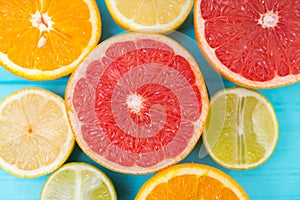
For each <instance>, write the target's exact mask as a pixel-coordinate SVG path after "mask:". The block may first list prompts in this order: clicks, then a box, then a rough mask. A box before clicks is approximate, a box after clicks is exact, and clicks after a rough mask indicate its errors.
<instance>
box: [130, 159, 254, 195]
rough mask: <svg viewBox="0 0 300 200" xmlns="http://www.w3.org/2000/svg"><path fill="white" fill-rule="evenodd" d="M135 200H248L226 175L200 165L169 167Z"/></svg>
mask: <svg viewBox="0 0 300 200" xmlns="http://www.w3.org/2000/svg"><path fill="white" fill-rule="evenodd" d="M135 199H136V200H140V199H141V200H142V199H147V200H152V199H153V200H154V199H182V200H196V199H222V200H227V199H231V200H235V199H236V200H242V199H249V198H248V197H247V194H246V193H245V192H244V191H243V189H242V188H241V187H240V186H239V185H238V184H237V183H236V182H235V181H234V180H233V179H231V178H230V177H229V176H227V175H226V174H225V173H223V172H221V171H219V170H217V169H215V168H212V167H209V166H205V165H200V164H180V165H177V166H173V167H169V168H167V169H165V170H163V171H161V172H159V173H158V174H156V175H155V176H154V177H152V178H150V179H149V180H148V181H147V182H146V183H145V184H144V185H143V186H142V188H141V189H140V191H139V192H138V194H137V196H136V198H135Z"/></svg>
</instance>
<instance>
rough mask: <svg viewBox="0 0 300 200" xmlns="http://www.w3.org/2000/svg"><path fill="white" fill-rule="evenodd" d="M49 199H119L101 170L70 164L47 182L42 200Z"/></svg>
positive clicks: (86, 165)
mask: <svg viewBox="0 0 300 200" xmlns="http://www.w3.org/2000/svg"><path fill="white" fill-rule="evenodd" d="M47 199H61V200H73V199H86V200H96V199H103V200H114V199H117V197H116V191H115V189H114V186H113V184H112V183H111V181H110V179H109V178H108V177H107V176H106V175H105V174H104V173H103V172H101V171H100V170H99V169H97V168H95V167H94V166H92V165H89V164H86V163H69V164H66V165H64V166H62V167H61V168H60V169H59V170H58V171H56V172H55V173H53V174H52V175H51V176H50V177H49V178H48V180H47V181H46V182H45V184H44V187H43V190H42V192H41V200H47Z"/></svg>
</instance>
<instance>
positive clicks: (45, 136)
mask: <svg viewBox="0 0 300 200" xmlns="http://www.w3.org/2000/svg"><path fill="white" fill-rule="evenodd" d="M74 144H75V140H74V137H73V135H72V131H71V128H70V126H69V123H68V119H67V115H66V111H65V105H64V100H63V99H62V98H61V97H60V96H57V95H56V94H53V93H52V92H48V91H46V90H44V89H38V88H28V89H22V90H19V91H17V92H15V93H12V94H10V95H8V96H7V97H6V98H4V99H3V100H2V101H1V103H0V166H1V168H3V169H4V170H6V171H8V172H10V173H11V174H13V175H15V176H20V177H37V176H41V175H45V174H48V173H50V172H52V171H54V170H56V169H57V168H58V167H59V166H61V165H62V164H63V163H64V162H65V161H66V160H67V158H68V157H69V155H70V154H71V152H72V150H73V147H74Z"/></svg>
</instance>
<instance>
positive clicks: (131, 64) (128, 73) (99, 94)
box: [65, 33, 208, 174]
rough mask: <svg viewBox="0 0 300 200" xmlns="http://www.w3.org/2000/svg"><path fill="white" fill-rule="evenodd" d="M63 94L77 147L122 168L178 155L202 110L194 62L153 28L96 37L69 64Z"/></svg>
mask: <svg viewBox="0 0 300 200" xmlns="http://www.w3.org/2000/svg"><path fill="white" fill-rule="evenodd" d="M65 96H66V104H67V105H66V107H67V113H68V117H69V119H70V123H71V126H72V128H73V130H74V132H75V138H76V140H77V142H78V144H79V145H80V147H81V148H82V149H83V151H84V152H85V153H86V154H88V155H89V156H90V157H91V158H93V159H94V160H95V161H97V162H98V163H100V164H102V165H104V166H106V167H107V168H110V169H112V170H115V171H119V172H123V173H132V174H144V173H151V172H154V171H157V170H159V169H161V168H164V167H166V166H168V165H171V164H174V163H176V162H178V161H180V160H182V159H183V158H184V157H185V156H187V155H188V153H189V152H190V151H191V150H192V148H193V147H194V145H195V144H196V143H197V141H198V139H199V137H200V135H201V132H202V130H203V128H204V122H205V120H206V117H207V114H208V99H207V92H206V87H205V83H204V81H203V78H202V75H201V72H200V70H199V67H198V65H197V63H196V62H195V60H194V59H193V57H192V56H191V55H190V54H189V53H188V52H187V51H186V50H185V49H184V48H183V47H182V46H181V45H179V44H178V43H177V42H175V41H174V40H172V39H170V38H168V37H166V36H163V35H158V34H142V33H126V34H122V35H119V36H116V37H113V38H111V39H108V40H106V41H104V42H102V43H101V44H100V45H99V46H98V47H96V49H95V50H94V51H93V52H92V53H91V54H90V55H89V56H88V57H87V58H86V59H85V60H84V62H83V63H82V64H81V65H80V66H79V67H78V68H77V69H76V70H75V72H74V73H73V75H72V76H71V78H70V80H69V83H68V86H67V89H66V95H65Z"/></svg>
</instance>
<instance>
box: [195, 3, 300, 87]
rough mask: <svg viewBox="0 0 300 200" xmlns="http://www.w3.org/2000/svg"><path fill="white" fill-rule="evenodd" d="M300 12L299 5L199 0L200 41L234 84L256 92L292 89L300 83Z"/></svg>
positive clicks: (198, 22)
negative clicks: (296, 83)
mask: <svg viewBox="0 0 300 200" xmlns="http://www.w3.org/2000/svg"><path fill="white" fill-rule="evenodd" d="M299 9H300V4H299V2H298V1H297V0H291V1H284V0H279V1H273V0H265V1H239V0H226V1H216V0H213V1H211V0H196V1H195V4H194V25H195V32H196V38H197V41H198V43H199V45H200V47H201V50H202V52H203V54H204V56H205V57H206V58H207V60H208V61H209V62H210V64H211V65H212V67H214V68H215V69H216V70H217V71H219V72H220V73H221V74H222V75H223V76H224V77H226V78H227V79H229V80H230V81H233V82H235V83H237V84H239V85H243V86H245V87H250V88H271V87H278V86H282V85H288V84H292V83H295V82H297V81H299V80H300V59H299V58H300V45H299V44H300V24H299V15H298V11H299Z"/></svg>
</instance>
